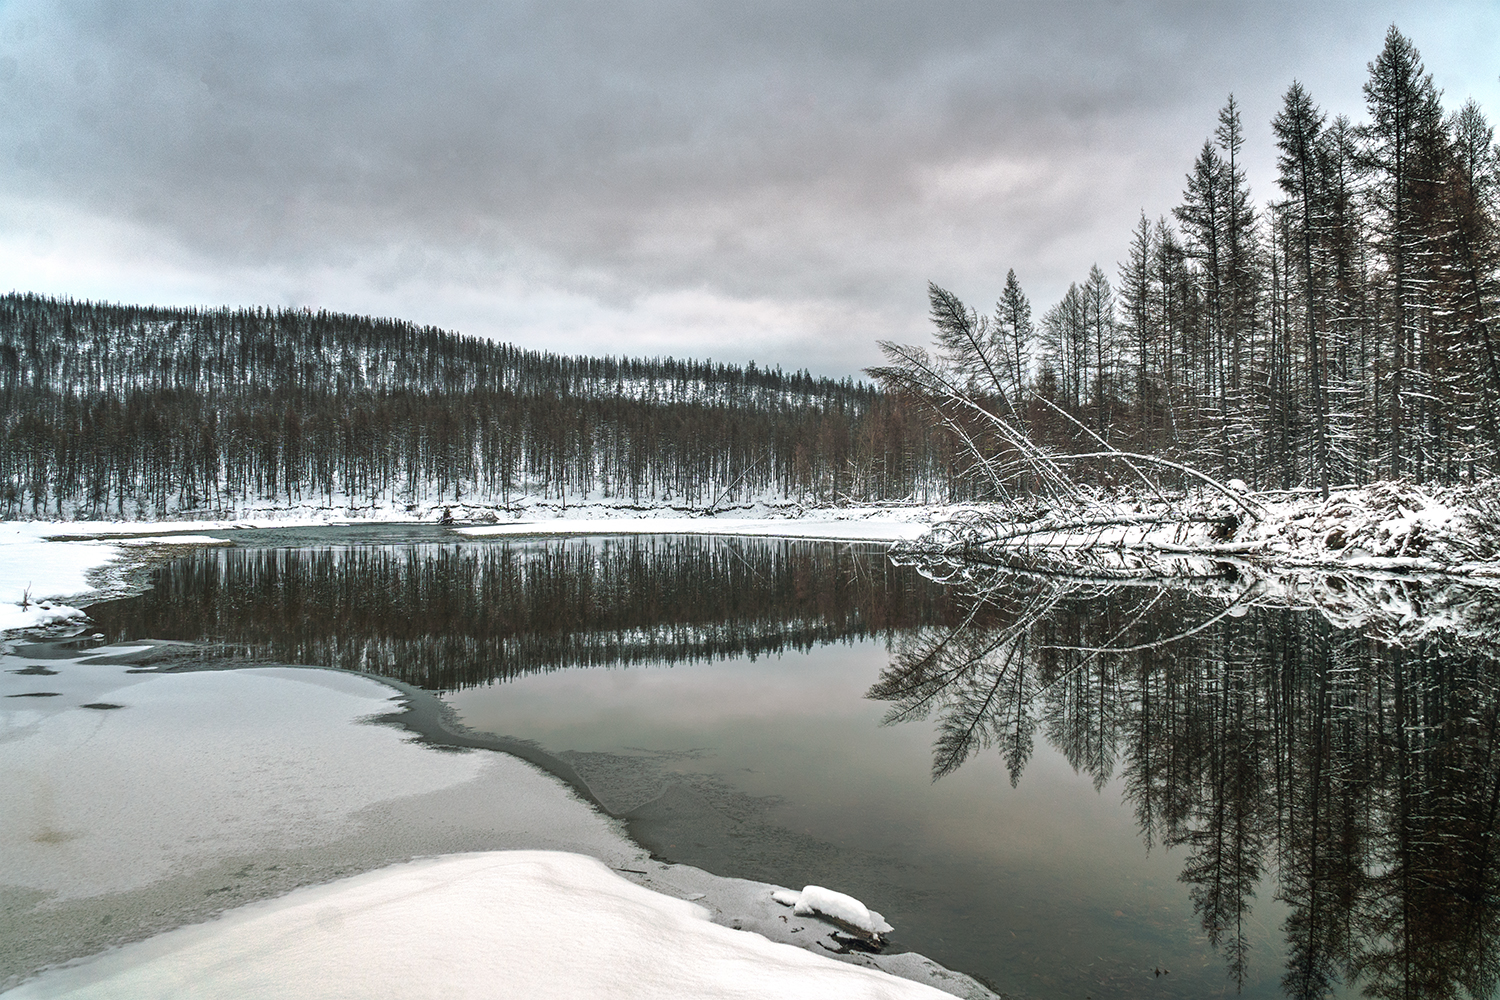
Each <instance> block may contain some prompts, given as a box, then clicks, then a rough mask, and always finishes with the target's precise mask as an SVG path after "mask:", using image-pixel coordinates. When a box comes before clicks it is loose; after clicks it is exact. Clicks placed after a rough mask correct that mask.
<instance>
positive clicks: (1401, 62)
mask: <svg viewBox="0 0 1500 1000" xmlns="http://www.w3.org/2000/svg"><path fill="white" fill-rule="evenodd" d="M1363 98H1364V116H1363V118H1362V120H1360V121H1356V120H1354V119H1353V118H1351V117H1350V116H1349V115H1347V114H1343V113H1333V112H1330V111H1328V110H1325V109H1324V108H1323V107H1322V106H1320V105H1319V104H1318V103H1317V101H1316V100H1315V98H1314V96H1313V95H1311V94H1309V93H1308V92H1307V91H1306V90H1305V89H1304V88H1303V87H1302V86H1301V84H1299V83H1295V82H1294V83H1292V84H1291V85H1290V86H1289V87H1288V88H1287V90H1286V92H1285V94H1284V97H1283V101H1282V106H1281V109H1280V111H1279V112H1278V113H1277V114H1276V116H1275V118H1274V120H1273V121H1272V122H1271V123H1270V128H1271V133H1272V136H1273V137H1274V141H1275V144H1276V151H1277V167H1278V176H1277V182H1276V190H1275V191H1274V192H1272V193H1271V196H1270V197H1269V199H1268V200H1266V201H1264V202H1263V203H1257V201H1256V200H1255V197H1254V195H1253V193H1252V192H1251V190H1250V187H1249V183H1248V180H1247V177H1246V171H1245V166H1244V162H1245V157H1246V151H1245V143H1246V138H1245V131H1246V130H1245V124H1244V122H1243V120H1242V116H1241V110H1240V107H1239V104H1238V103H1237V102H1236V101H1235V99H1234V98H1233V97H1232V96H1231V97H1230V98H1229V100H1228V102H1227V103H1226V104H1225V105H1224V107H1223V110H1222V111H1221V112H1220V113H1219V116H1218V121H1217V123H1216V124H1215V125H1214V127H1213V129H1212V134H1211V135H1209V136H1208V137H1207V138H1206V139H1205V141H1204V143H1203V145H1202V147H1201V149H1200V150H1199V152H1198V153H1197V154H1196V157H1194V158H1192V160H1191V164H1190V168H1189V170H1188V172H1187V175H1186V179H1185V182H1184V189H1183V195H1182V199H1181V204H1179V205H1177V206H1176V207H1175V208H1173V209H1171V211H1170V212H1169V213H1163V214H1162V215H1161V216H1159V217H1158V218H1156V219H1155V220H1154V221H1153V220H1152V219H1150V218H1148V217H1147V215H1146V214H1144V213H1143V214H1142V216H1141V219H1140V222H1139V224H1138V225H1137V227H1136V229H1135V231H1134V232H1133V234H1132V236H1131V239H1130V242H1129V249H1128V252H1127V255H1126V259H1125V260H1124V261H1123V262H1121V264H1120V265H1119V271H1118V274H1117V277H1116V281H1115V282H1114V283H1113V284H1112V283H1111V281H1110V279H1109V278H1108V277H1107V276H1106V274H1105V272H1104V270H1103V269H1101V268H1100V267H1099V266H1097V265H1095V266H1094V267H1093V268H1092V269H1091V270H1090V271H1089V273H1088V275H1087V277H1086V278H1085V279H1084V280H1083V281H1082V282H1079V283H1075V284H1074V285H1072V286H1071V287H1070V288H1069V289H1068V290H1067V292H1066V294H1065V295H1064V296H1063V297H1062V299H1061V300H1060V301H1059V302H1057V303H1056V304H1055V305H1053V306H1051V307H1050V308H1048V309H1046V310H1044V311H1043V312H1042V314H1041V316H1040V317H1039V318H1037V319H1035V320H1034V319H1033V314H1032V306H1031V303H1030V301H1029V300H1028V298H1027V296H1026V294H1025V292H1024V290H1023V289H1022V286H1021V283H1020V281H1019V279H1018V278H1017V277H1016V274H1015V272H1014V271H1011V272H1010V274H1009V275H1008V276H1007V277H1006V280H1005V281H1004V284H1003V290H1002V292H1001V294H1000V297H999V301H998V302H997V304H996V307H995V311H994V313H993V315H984V314H980V313H978V312H977V310H974V309H971V308H968V307H966V306H965V305H964V304H963V303H962V302H960V301H959V300H958V299H957V298H956V297H954V296H952V295H951V294H950V293H948V292H945V291H944V290H943V289H941V288H939V287H937V286H933V287H932V288H931V289H930V292H931V297H932V303H933V318H934V320H935V321H936V322H937V324H938V326H939V329H940V331H946V335H947V336H950V337H954V338H958V339H965V338H967V339H968V340H971V341H975V342H979V343H982V344H983V345H984V347H985V351H984V356H985V357H986V358H993V359H995V364H994V365H993V366H992V367H993V370H991V371H988V372H986V373H984V374H985V377H984V378H983V379H982V380H978V381H982V382H983V384H984V385H985V386H987V387H989V388H988V389H987V391H986V390H978V398H980V399H981V401H982V403H983V405H985V406H987V407H993V408H995V409H996V410H997V412H998V411H999V410H1002V409H1007V408H1008V409H1012V410H1015V411H1016V413H1015V416H1016V417H1017V418H1018V419H1019V423H1020V424H1021V425H1022V426H1023V427H1024V428H1025V430H1026V431H1027V433H1029V434H1030V435H1031V436H1032V438H1033V439H1034V440H1036V441H1038V442H1039V443H1042V444H1044V445H1046V446H1048V447H1051V448H1054V449H1057V450H1060V451H1070V450H1071V451H1074V452H1093V451H1096V450H1097V448H1098V442H1097V440H1096V439H1095V438H1094V435H1097V436H1098V438H1101V439H1103V440H1105V441H1106V442H1108V444H1109V445H1110V446H1111V447H1115V448H1119V449H1121V450H1127V451H1132V452H1140V453H1152V454H1156V455H1160V456H1163V457H1165V458H1169V459H1173V460H1176V461H1180V462H1185V463H1188V464H1191V465H1192V466H1194V467H1196V468H1199V469H1201V470H1203V471H1205V472H1208V473H1211V474H1215V475H1219V476H1233V477H1238V478H1241V479H1243V480H1245V481H1246V482H1247V483H1249V484H1250V485H1252V486H1255V487H1259V488H1293V487H1321V488H1323V489H1325V490H1326V488H1327V487H1328V486H1329V484H1331V483H1332V484H1342V483H1358V482H1366V481H1371V480H1375V479H1383V478H1392V479H1396V478H1410V479H1415V480H1417V481H1435V482H1449V481H1457V480H1464V479H1473V478H1479V477H1483V476H1489V475H1494V474H1496V473H1497V472H1500V415H1497V413H1496V409H1497V405H1500V343H1497V339H1500V329H1497V328H1496V327H1497V322H1500V307H1497V303H1500V152H1497V148H1496V145H1495V138H1494V129H1493V127H1492V126H1491V125H1490V124H1489V123H1488V121H1487V120H1486V118H1485V115H1484V113H1483V112H1482V110H1481V109H1480V108H1479V106H1478V105H1477V104H1475V103H1474V102H1472V101H1470V102H1468V103H1465V104H1463V105H1462V106H1460V107H1459V108H1458V110H1456V111H1453V112H1451V113H1445V112H1444V109H1443V104H1442V100H1441V98H1442V94H1441V92H1440V91H1439V90H1438V88H1437V87H1436V85H1435V84H1434V82H1433V78H1432V76H1431V75H1430V74H1429V73H1428V72H1427V71H1426V69H1425V67H1424V66H1423V63H1422V61H1421V58H1420V55H1419V54H1418V52H1417V51H1416V50H1415V48H1414V47H1413V46H1412V44H1411V42H1410V41H1409V40H1408V39H1407V38H1405V36H1403V35H1402V34H1401V33H1400V32H1399V31H1397V30H1396V29H1395V28H1394V27H1393V28H1391V30H1390V31H1389V33H1388V34H1387V36H1386V41H1385V45H1384V48H1383V49H1382V51H1381V52H1380V53H1379V54H1378V55H1377V57H1376V58H1375V59H1374V61H1372V62H1371V63H1370V65H1369V77H1368V80H1367V82H1366V83H1365V85H1364V93H1363ZM969 374H970V375H971V376H974V377H976V379H977V374H978V373H973V372H971V373H969ZM976 384H978V383H977V381H976ZM0 396H3V407H0V420H3V434H4V444H3V447H0V515H3V516H7V517H17V516H22V517H37V516H51V517H62V516H85V517H146V516H160V515H163V514H167V513H171V512H186V511H199V512H203V513H211V512H220V513H225V512H231V511H240V510H245V509H249V508H254V507H257V506H260V507H264V506H267V505H282V506H296V505H302V504H319V503H321V504H324V505H338V506H342V507H346V508H348V509H350V510H351V512H353V511H357V510H358V509H359V508H361V507H362V506H375V505H386V506H391V505H399V504H401V503H406V504H412V505H421V504H427V505H431V504H433V503H437V504H443V503H477V504H483V505H492V506H502V507H503V506H508V505H510V504H511V503H512V502H514V501H516V500H518V499H520V498H531V499H538V498H540V499H543V500H553V501H556V502H558V503H562V504H566V503H569V502H577V501H578V500H580V499H585V498H587V499H599V500H608V501H611V502H615V503H617V504H627V503H628V504H642V505H647V504H649V505H652V506H656V505H661V504H671V505H677V506H681V507H684V508H693V509H698V510H704V509H710V510H712V509H722V508H723V507H724V506H725V505H729V504H735V503H743V502H747V501H752V500H773V501H782V502H813V503H838V502H846V501H880V500H901V499H913V500H919V501H933V502H939V501H955V500H965V499H983V498H985V497H986V496H987V495H988V492H987V491H988V490H989V489H991V486H989V485H987V484H986V483H985V482H983V481H982V480H981V479H980V478H979V477H977V476H975V475H973V474H972V473H973V468H972V465H973V459H974V458H975V457H976V456H975V455H973V454H972V453H970V452H969V451H968V450H967V448H968V445H965V444H963V443H961V442H960V441H959V440H957V439H954V438H951V437H949V436H948V434H947V433H945V430H946V429H945V428H944V427H942V426H941V424H940V422H935V421H933V420H932V419H931V416H930V415H929V414H928V413H927V412H926V410H925V409H924V408H923V407H922V405H921V404H920V401H919V400H916V399H913V398H909V397H908V396H907V395H905V394H903V393H901V392H899V391H882V390H880V389H878V388H875V387H872V386H870V385H868V384H865V383H857V382H854V381H852V380H844V381H834V380H830V379H826V378H822V379H819V378H814V377H812V376H811V375H810V374H808V373H807V372H799V373H792V374H788V373H785V372H782V371H781V370H780V369H779V368H771V369H762V368H757V367H756V366H755V365H753V364H752V365H750V366H748V367H744V368H741V367H737V366H732V365H721V364H713V363H710V362H692V361H686V362H684V361H673V360H660V359H657V360H625V359H615V358H569V357H560V356H556V355H551V354H546V353H540V352H534V351H525V350H519V349H517V348H514V347H511V346H507V345H503V344H498V343H492V342H489V341H484V340H481V339H478V338H472V337H464V336H459V335H456V334H452V333H447V332H443V331H439V330H436V329H431V328H419V327H417V326H414V325H411V324H408V323H402V322H397V321H391V320H377V319H368V318H364V317H358V316H348V315H337V314H330V313H326V312H319V313H311V312H306V311H289V310H280V311H270V310H261V309H240V310H228V309H223V310H207V311H204V310H193V309H166V308H152V307H132V306H121V305H104V304H96V303H87V302H75V301H67V300H56V299H48V298H40V297H37V296H32V295H20V294H12V295H9V296H6V297H4V298H3V299H0ZM1017 401H1019V404H1018V402H1017ZM971 440H972V439H971Z"/></svg>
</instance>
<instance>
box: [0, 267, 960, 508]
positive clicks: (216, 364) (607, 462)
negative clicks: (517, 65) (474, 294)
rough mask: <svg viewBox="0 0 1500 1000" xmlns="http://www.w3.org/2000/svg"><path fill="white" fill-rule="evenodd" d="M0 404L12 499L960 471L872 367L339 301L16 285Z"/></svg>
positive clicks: (633, 484)
mask: <svg viewBox="0 0 1500 1000" xmlns="http://www.w3.org/2000/svg"><path fill="white" fill-rule="evenodd" d="M0 419H3V421H4V424H3V432H4V447H3V448H0V514H3V515H4V516H7V517H17V516H22V517H71V516H79V517H125V518H131V517H157V516H163V515H167V514H177V513H194V512H196V513H198V514H199V515H200V516H209V515H220V516H233V515H234V514H235V513H236V512H243V511H246V510H250V509H256V508H262V509H263V508H265V507H268V506H272V507H274V506H280V507H299V506H318V505H322V506H324V507H336V508H338V509H341V510H348V511H349V512H350V513H358V512H359V511H360V510H361V509H371V508H374V507H377V506H386V507H397V508H398V509H399V507H400V505H411V507H412V509H413V510H415V509H418V508H424V507H431V506H432V505H434V504H436V505H442V504H470V505H481V506H489V507H506V506H508V505H510V504H512V503H514V502H517V501H519V500H521V499H523V498H528V497H529V498H532V499H542V500H547V501H552V502H554V503H555V504H556V505H563V506H566V505H567V504H569V503H577V502H581V501H584V500H590V499H593V500H602V501H609V502H612V503H614V504H616V505H630V504H635V505H642V506H658V505H673V506H678V507H682V508H685V509H697V510H703V509H708V508H714V509H720V510H722V509H723V508H724V507H725V505H729V504H735V503H742V502H747V501H750V500H769V501H783V502H787V503H796V502H811V503H834V502H838V501H841V500H850V499H854V500H885V499H904V498H913V499H936V498H939V497H947V496H952V495H959V494H960V493H961V491H962V490H963V489H964V487H963V484H962V483H956V482H953V481H950V479H949V477H948V471H947V470H948V469H949V467H950V465H951V463H949V461H948V456H947V448H948V447H949V445H948V444H947V443H946V442H945V441H942V440H939V439H938V437H937V435H936V434H935V432H934V431H933V430H932V429H931V428H930V427H928V426H927V424H926V421H925V418H924V417H921V415H919V414H917V413H915V412H913V410H912V409H911V407H910V406H909V405H908V404H907V403H906V402H905V401H903V400H901V399H898V398H895V397H893V396H890V395H888V394H884V393H881V392H879V391H877V390H876V389H875V388H873V387H872V386H870V385H868V384H864V383H856V382H854V381H852V380H844V381H834V380H831V379H826V378H823V379H814V378H813V377H812V376H811V375H809V374H808V373H807V372H798V373H790V374H789V373H784V372H782V371H781V370H780V369H762V368H758V367H756V366H755V365H754V364H753V363H752V364H751V365H749V366H747V367H743V368H742V367H738V366H733V365H723V364H714V363H712V362H706V361H704V362H700V361H674V360H671V359H665V360H663V359H652V360H641V359H616V358H584V357H562V356H558V355H553V354H546V353H541V352H535V351H523V350H519V349H517V348H515V347H512V346H509V345H506V344H499V343H494V342H490V341H486V340H482V339H479V338H474V337H463V336H458V335H455V334H452V333H447V332H444V331H441V330H436V329H433V328H424V327H417V326H414V325H412V324H410V323H403V322H398V321H391V320H378V319H369V318H366V317H361V316H349V315H339V314H333V313H326V312H319V313H311V312H306V311H293V310H279V311H272V310H262V309H240V310H229V309H220V310H208V311H203V310H193V309H160V308H148V307H132V306H120V305H104V304H98V303H89V302H74V301H66V300H57V299H48V298H41V297H37V296H34V295H15V294H13V295H8V296H4V297H0Z"/></svg>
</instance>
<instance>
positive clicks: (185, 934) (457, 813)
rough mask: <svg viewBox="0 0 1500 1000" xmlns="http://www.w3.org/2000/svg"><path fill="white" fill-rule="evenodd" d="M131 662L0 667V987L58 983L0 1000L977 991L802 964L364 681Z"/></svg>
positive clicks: (631, 848)
mask: <svg viewBox="0 0 1500 1000" xmlns="http://www.w3.org/2000/svg"><path fill="white" fill-rule="evenodd" d="M50 544H57V545H62V546H64V547H66V546H67V545H70V544H71V545H77V544H79V543H50ZM59 579H63V578H62V577H59ZM13 645H14V644H13ZM145 652H149V647H147V646H142V645H137V646H112V647H100V648H96V649H92V650H88V651H87V652H75V653H71V654H69V653H67V651H66V650H61V649H58V648H57V647H50V648H48V647H31V646H27V645H25V644H21V645H14V648H13V649H12V650H11V651H10V652H7V653H6V654H5V655H3V656H0V802H4V803H5V808H4V809H3V810H0V940H3V941H5V943H6V944H5V947H4V949H0V986H4V985H7V984H9V985H15V984H16V983H17V982H19V981H20V980H23V979H26V978H27V977H29V976H31V975H32V974H33V973H35V972H36V971H37V970H39V969H43V968H45V967H48V966H57V965H58V964H59V963H67V962H74V963H75V964H74V965H72V966H69V967H66V968H54V969H53V971H50V972H44V973H42V974H41V975H40V976H39V977H37V978H34V979H31V980H30V981H29V982H26V983H25V984H24V985H23V986H22V987H21V988H20V989H19V990H18V991H17V992H16V993H15V994H14V995H17V996H23V997H25V996H99V997H105V996H108V997H137V996H140V997H146V996H165V995H181V994H182V993H183V992H184V991H186V992H189V993H191V994H192V995H195V996H218V995H223V996H231V995H233V996H245V995H250V996H271V995H297V996H371V997H373V996H386V995H389V993H390V989H391V984H392V983H400V984H401V985H400V992H401V994H402V995H403V996H406V995H431V996H453V995H473V994H475V993H476V992H481V991H483V990H488V989H494V988H496V987H497V986H498V987H499V988H500V989H501V991H502V992H504V993H506V994H507V995H516V996H622V997H636V996H642V997H644V996H653V997H671V996H683V997H686V996H701V997H720V996H736V997H737V996H762V995H766V994H786V995H792V996H829V995H838V996H842V995H849V996H870V997H917V996H934V995H938V994H937V993H936V991H935V990H933V989H930V988H928V987H927V986H922V985H919V982H918V981H921V982H925V983H936V984H939V985H942V986H943V987H944V988H947V989H949V990H950V991H952V992H955V993H957V994H958V995H962V996H972V997H982V996H987V995H988V994H986V993H985V991H983V990H982V988H980V987H979V986H977V984H974V983H973V982H972V980H968V979H967V978H966V977H962V976H958V975H956V974H952V973H949V972H948V971H947V970H943V969H941V968H940V967H938V966H936V965H934V964H933V963H931V962H929V961H927V960H926V959H923V958H921V957H920V956H916V955H910V954H907V955H890V956H886V955H880V956H867V955H850V956H845V958H844V962H843V963H840V962H836V961H834V960H833V959H831V958H827V957H823V953H822V952H821V950H820V949H818V948H817V947H816V945H817V942H819V941H821V942H823V944H824V945H825V946H827V947H828V948H837V947H839V945H838V943H837V941H836V940H835V939H834V938H833V936H832V935H834V934H836V933H837V930H836V928H835V927H834V926H833V925H831V924H828V923H825V922H821V921H819V920H817V919H816V918H807V919H803V918H797V919H794V920H783V919H781V918H780V916H779V913H780V912H784V911H783V910H782V907H781V906H779V905H778V904H777V903H776V902H775V901H774V899H773V898H772V894H773V892H775V891H776V890H777V889H779V888H780V887H776V886H767V885H762V884H759V883H753V882H745V881H742V880H737V879H724V878H718V877H716V876H712V875H709V874H708V873H706V872H702V871H699V870H697V869H692V868H687V867H683V866H675V865H665V864H662V863H659V862H657V861H654V860H653V859H651V858H650V857H649V856H648V855H647V854H646V853H645V852H644V851H643V850H642V849H641V848H639V847H638V846H636V845H635V844H634V843H632V842H631V841H630V840H629V839H628V838H627V837H626V836H625V835H624V833H623V830H622V828H621V827H620V825H619V824H618V822H617V821H615V820H613V819H610V818H608V817H606V816H605V815H603V814H602V813H600V812H599V811H597V810H596V809H594V808H593V807H592V806H590V805H589V804H588V803H586V802H585V801H583V800H582V799H580V798H579V797H578V796H577V795H576V794H574V793H573V792H572V790H571V789H569V788H568V787H567V786H566V785H563V784H562V783H561V782H560V781H558V780H557V779H556V778H554V777H552V776H551V775H549V774H546V773H545V772H543V771H542V770H540V769H538V768H536V767H534V766H533V765H531V764H529V763H526V762H524V761H521V760H519V759H517V758H515V757H512V756H509V755H507V754H504V753H499V752H496V751H487V750H475V751H468V752H459V753H455V752H444V751H443V750H442V749H441V748H435V747H432V746H427V745H422V744H419V743H417V742H414V741H413V740H412V739H411V738H410V736H409V735H408V734H407V733H406V732H404V731H403V730H400V729H397V728H395V727H393V726H388V725H370V724H368V722H367V720H369V719H370V718H371V717H373V716H379V715H382V714H385V713H389V712H392V711H394V710H396V709H397V708H399V707H400V704H399V703H400V701H401V697H400V695H399V693H398V692H397V691H395V690H394V689H392V688H391V687H389V686H387V685H385V684H382V683H379V682H377V681H375V680H373V679H370V678H366V677H360V676H357V675H352V674H347V673H340V672H335V671H328V670H318V669H311V668H307V669H302V668H290V667H280V668H248V669H240V670H210V671H196V672H155V671H142V670H140V669H139V668H138V667H136V666H135V661H136V660H138V659H139V658H140V657H139V654H141V653H145ZM539 851H545V852H549V853H537V852H539ZM475 852H482V853H475ZM517 852H520V853H517ZM434 855H436V856H440V857H439V858H438V860H436V861H430V862H425V863H421V864H416V865H412V864H405V862H408V861H409V860H411V859H413V858H419V857H423V856H434ZM450 855H457V857H447V856H450ZM392 863H397V866H396V867H394V868H392V867H389V866H390V865H392ZM609 869H614V870H615V872H623V873H626V875H627V876H628V878H629V881H626V880H625V879H624V878H622V876H621V875H619V874H616V873H615V872H611V871H610V870H609ZM349 876H356V877H352V878H351V877H349ZM329 879H341V880H340V881H334V882H329V883H328V884H326V885H320V886H317V887H316V888H310V887H309V886H313V885H315V884H316V883H322V882H327V880H329ZM632 883H634V884H632ZM268 900H269V902H268ZM215 915H219V916H218V917H217V919H210V918H214V917H215ZM204 921H208V922H207V923H205V922H204ZM741 927H742V928H744V929H745V930H746V931H753V932H755V933H742V932H741V931H739V930H737V929H734V928H741ZM793 944H802V945H803V948H797V947H793ZM806 948H812V949H813V950H812V951H808V950H804V949H806ZM111 949H113V950H111ZM91 955H93V956H98V957H95V958H91V959H87V960H84V961H82V963H81V964H76V963H77V960H79V959H83V958H84V957H85V956H91ZM851 960H852V961H854V962H856V963H858V965H857V967H856V966H854V965H849V964H847V963H848V962H850V961H851ZM878 969H885V970H887V971H886V972H879V971H877V970H878ZM888 972H895V973H898V974H899V975H901V976H905V977H907V978H906V979H902V978H897V977H896V976H892V975H889V974H887V973H888ZM497 977H498V978H497ZM187 984H190V986H189V985H187ZM543 984H550V986H548V987H547V988H542V986H543Z"/></svg>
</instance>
